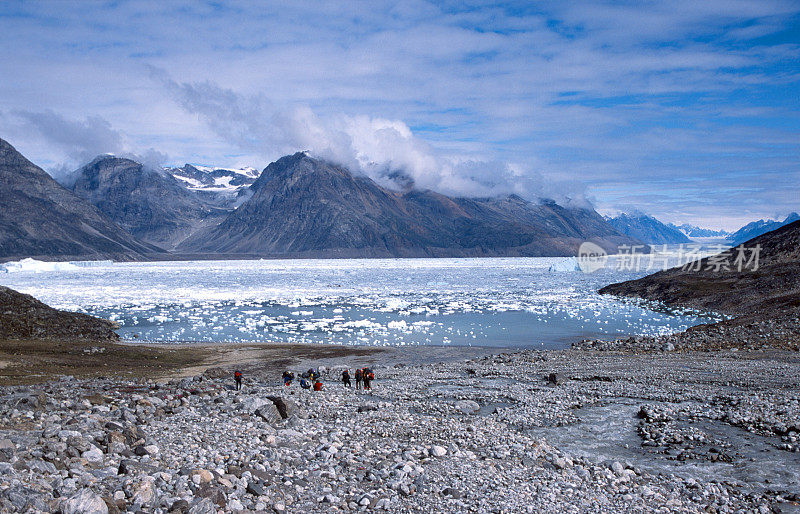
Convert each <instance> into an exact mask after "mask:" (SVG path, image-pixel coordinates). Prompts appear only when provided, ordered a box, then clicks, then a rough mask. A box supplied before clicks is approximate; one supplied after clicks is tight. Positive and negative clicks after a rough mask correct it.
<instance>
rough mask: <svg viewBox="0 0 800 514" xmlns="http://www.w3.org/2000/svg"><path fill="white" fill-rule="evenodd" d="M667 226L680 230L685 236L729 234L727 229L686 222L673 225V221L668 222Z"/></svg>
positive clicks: (721, 235) (719, 235)
mask: <svg viewBox="0 0 800 514" xmlns="http://www.w3.org/2000/svg"><path fill="white" fill-rule="evenodd" d="M667 226H668V227H670V228H674V229H675V230H680V231H681V232H683V234H684V235H686V237H689V238H692V237H719V238H723V237H727V236H729V235H730V232H728V231H727V230H713V229H710V228H700V227H698V226H695V225H690V224H688V223H683V224H682V225H675V224H674V223H668V224H667Z"/></svg>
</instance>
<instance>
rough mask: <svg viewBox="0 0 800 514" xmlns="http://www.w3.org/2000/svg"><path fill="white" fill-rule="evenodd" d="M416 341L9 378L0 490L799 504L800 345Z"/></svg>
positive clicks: (258, 503)
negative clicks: (369, 385)
mask: <svg viewBox="0 0 800 514" xmlns="http://www.w3.org/2000/svg"><path fill="white" fill-rule="evenodd" d="M404 353H405V354H406V355H408V359H406V361H407V362H409V363H411V364H403V363H402V360H403V359H402V358H401V356H402V355H403V354H404ZM412 354H414V355H412ZM424 354H425V348H418V349H413V350H406V349H402V350H401V349H397V350H395V351H394V352H393V353H392V354H391V355H388V354H387V355H385V356H384V357H382V358H381V359H378V364H377V365H375V366H373V369H374V370H375V373H376V379H377V380H376V381H375V382H374V388H373V389H372V390H371V391H367V392H365V391H360V390H353V389H350V388H345V387H343V386H342V384H341V383H340V382H339V381H338V377H339V375H340V369H341V368H340V367H341V366H344V365H351V366H352V364H353V361H348V360H346V359H338V360H337V359H335V358H332V359H329V360H328V361H326V362H325V364H326V366H325V369H324V370H323V369H322V368H321V371H322V373H323V377H324V378H325V381H324V382H325V389H324V390H323V391H321V392H313V391H307V390H302V389H301V388H300V387H299V386H298V385H297V383H295V384H293V385H292V386H291V387H288V388H285V387H283V386H282V385H280V384H279V383H278V382H279V380H280V378H279V376H276V375H275V374H274V370H273V369H272V368H270V367H269V366H266V365H265V367H264V368H263V369H264V371H259V369H258V367H253V368H250V369H249V370H248V371H247V374H246V376H245V385H244V389H243V390H242V391H240V392H237V391H235V390H233V387H232V385H233V380H232V378H231V370H227V369H220V368H217V369H211V370H207V371H206V372H205V373H204V374H203V375H199V376H196V377H191V378H183V379H176V380H173V381H170V382H160V383H156V382H152V381H147V380H142V379H139V380H135V381H133V380H128V381H126V380H121V379H114V378H109V379H103V378H98V379H93V380H82V379H81V380H78V379H69V378H64V379H61V380H54V381H50V382H48V383H45V384H41V385H33V386H25V387H22V386H8V387H4V388H3V390H2V398H1V399H0V402H2V405H1V408H0V411H2V413H3V415H2V419H0V423H2V426H1V428H2V430H0V510H2V511H8V512H17V511H36V510H39V511H45V512H50V511H57V510H60V511H61V512H64V513H77V512H106V511H108V512H118V511H122V512H192V513H201V512H203V513H206V512H207V513H211V512H219V511H222V512H250V511H267V512H281V511H286V512H336V511H372V510H387V511H393V512H620V511H634V512H637V511H638V512H651V511H663V512H800V507H798V501H799V500H800V479H798V471H800V440H799V438H800V385H798V376H800V354H798V353H797V352H783V351H767V352H743V351H739V352H712V353H675V352H667V353H652V354H644V355H622V354H614V353H609V352H591V351H576V350H570V351H561V352H553V351H544V352H533V351H523V352H512V353H499V354H483V355H481V354H480V352H475V351H473V354H472V355H471V358H470V359H469V360H464V359H462V360H458V359H456V360H453V359H444V360H440V361H437V362H434V363H420V361H421V359H420V355H424ZM443 355H444V353H443V352H439V353H438V354H437V356H438V357H443ZM381 362H383V364H382V365H381ZM319 363H320V361H316V364H319ZM303 364H308V363H303ZM267 369H269V374H267V371H266V370H267ZM300 369H304V368H303V367H302V366H296V367H295V371H298V370H300ZM742 470H743V471H742ZM759 470H760V471H759Z"/></svg>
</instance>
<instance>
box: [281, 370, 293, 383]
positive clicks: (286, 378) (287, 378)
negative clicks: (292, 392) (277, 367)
mask: <svg viewBox="0 0 800 514" xmlns="http://www.w3.org/2000/svg"><path fill="white" fill-rule="evenodd" d="M292 380H294V373H292V372H291V371H289V370H286V371H284V372H283V385H284V387H289V386H290V385H292Z"/></svg>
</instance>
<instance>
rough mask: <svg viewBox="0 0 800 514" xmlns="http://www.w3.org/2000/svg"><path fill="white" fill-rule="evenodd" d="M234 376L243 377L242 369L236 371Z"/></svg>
mask: <svg viewBox="0 0 800 514" xmlns="http://www.w3.org/2000/svg"><path fill="white" fill-rule="evenodd" d="M233 376H234V378H242V372H241V371H237V372H236V373H234V374H233Z"/></svg>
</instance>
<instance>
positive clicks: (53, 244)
mask: <svg viewBox="0 0 800 514" xmlns="http://www.w3.org/2000/svg"><path fill="white" fill-rule="evenodd" d="M160 252H162V250H161V249H159V248H156V247H155V246H153V245H150V244H147V243H144V242H142V241H140V240H138V239H137V238H135V237H134V236H132V235H131V234H130V233H128V232H127V231H125V230H124V229H122V228H121V227H120V226H119V225H117V224H116V223H114V222H113V221H111V220H110V219H109V218H108V217H107V216H106V215H104V214H103V213H101V212H100V211H99V210H98V208H97V207H95V206H94V205H92V204H91V203H89V202H87V201H86V200H84V199H82V198H80V197H78V196H77V195H75V194H74V193H72V192H71V191H68V190H67V189H65V188H64V187H63V186H61V185H60V184H58V183H57V182H56V181H55V180H53V179H52V178H51V177H50V175H48V174H47V173H46V172H45V171H44V170H42V169H41V168H39V167H38V166H36V165H35V164H33V163H32V162H30V161H29V160H27V159H26V158H25V157H23V156H22V155H21V154H20V153H19V152H17V150H16V149H15V148H14V147H13V146H11V145H10V144H9V143H7V142H6V141H4V140H2V139H0V259H2V260H12V259H18V258H24V257H58V258H61V259H69V258H87V259H116V260H130V259H145V258H148V257H149V256H152V254H154V253H160Z"/></svg>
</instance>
